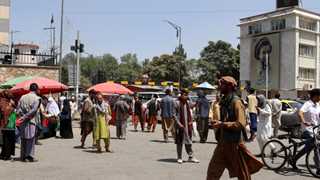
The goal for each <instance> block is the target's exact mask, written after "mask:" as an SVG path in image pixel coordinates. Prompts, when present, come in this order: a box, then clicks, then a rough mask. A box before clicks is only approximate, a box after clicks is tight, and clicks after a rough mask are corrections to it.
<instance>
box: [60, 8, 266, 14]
mask: <svg viewBox="0 0 320 180" xmlns="http://www.w3.org/2000/svg"><path fill="white" fill-rule="evenodd" d="M261 11H264V10H261V9H260V10H259V9H219V10H175V11H69V12H66V13H67V14H76V15H168V14H171V15H190V14H219V13H243V12H261Z"/></svg>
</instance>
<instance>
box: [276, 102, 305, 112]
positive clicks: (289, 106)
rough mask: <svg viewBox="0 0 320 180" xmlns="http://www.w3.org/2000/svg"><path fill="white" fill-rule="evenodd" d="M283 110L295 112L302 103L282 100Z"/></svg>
mask: <svg viewBox="0 0 320 180" xmlns="http://www.w3.org/2000/svg"><path fill="white" fill-rule="evenodd" d="M281 103H282V111H285V112H295V111H296V110H299V109H300V108H301V107H302V105H303V104H302V103H300V102H297V101H293V100H281Z"/></svg>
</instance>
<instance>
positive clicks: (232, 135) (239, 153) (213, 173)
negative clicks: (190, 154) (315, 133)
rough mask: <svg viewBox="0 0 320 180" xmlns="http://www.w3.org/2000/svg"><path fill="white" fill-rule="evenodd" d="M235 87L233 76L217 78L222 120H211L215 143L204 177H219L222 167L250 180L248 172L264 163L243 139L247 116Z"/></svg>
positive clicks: (222, 170) (209, 178)
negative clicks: (220, 95)
mask: <svg viewBox="0 0 320 180" xmlns="http://www.w3.org/2000/svg"><path fill="white" fill-rule="evenodd" d="M236 87H237V82H236V80H235V79H234V78H233V77H230V76H225V77H222V78H221V79H220V80H219V89H220V91H221V94H223V97H222V99H221V100H220V112H221V117H220V118H221V121H215V122H214V123H213V127H214V128H215V129H216V139H217V141H218V146H217V147H216V149H215V151H214V154H213V157H212V159H211V161H210V163H209V167H208V172H207V180H218V179H220V178H221V176H222V174H223V172H224V170H225V169H228V171H229V176H230V178H235V177H237V178H238V179H240V180H251V174H253V173H256V172H258V171H259V170H260V169H261V168H262V167H263V164H262V163H261V162H259V161H258V160H256V159H255V157H254V156H253V155H252V154H251V153H250V152H249V151H248V150H247V148H246V146H245V145H244V143H243V140H242V136H243V131H245V126H246V118H245V110H244V106H243V104H242V102H241V99H240V98H239V97H238V96H236V94H235V91H236ZM249 164H250V166H248V165H249Z"/></svg>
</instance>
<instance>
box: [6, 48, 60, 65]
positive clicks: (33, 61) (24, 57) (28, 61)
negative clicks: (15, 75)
mask: <svg viewBox="0 0 320 180" xmlns="http://www.w3.org/2000/svg"><path fill="white" fill-rule="evenodd" d="M0 64H12V65H30V66H57V65H58V62H57V56H56V55H52V54H46V53H30V54H25V53H18V52H10V51H0Z"/></svg>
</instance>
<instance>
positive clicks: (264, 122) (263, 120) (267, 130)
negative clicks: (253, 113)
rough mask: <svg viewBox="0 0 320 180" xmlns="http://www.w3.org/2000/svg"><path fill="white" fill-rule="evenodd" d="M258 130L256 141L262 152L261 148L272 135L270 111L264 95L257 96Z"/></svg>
mask: <svg viewBox="0 0 320 180" xmlns="http://www.w3.org/2000/svg"><path fill="white" fill-rule="evenodd" d="M257 99H258V107H257V111H258V129H257V141H258V144H259V147H260V149H261V151H262V149H263V146H264V145H265V144H266V143H267V142H268V141H269V140H270V137H271V136H272V134H273V129H272V111H271V106H270V105H269V104H268V103H267V101H266V98H265V97H264V95H258V96H257Z"/></svg>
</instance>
